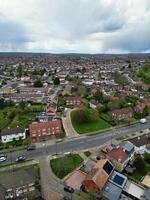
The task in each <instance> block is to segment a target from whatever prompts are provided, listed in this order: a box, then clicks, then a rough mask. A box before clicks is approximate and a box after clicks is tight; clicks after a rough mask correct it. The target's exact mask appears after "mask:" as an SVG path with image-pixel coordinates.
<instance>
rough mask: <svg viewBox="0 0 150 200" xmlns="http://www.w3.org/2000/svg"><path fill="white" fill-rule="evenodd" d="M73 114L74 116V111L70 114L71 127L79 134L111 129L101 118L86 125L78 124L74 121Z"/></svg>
mask: <svg viewBox="0 0 150 200" xmlns="http://www.w3.org/2000/svg"><path fill="white" fill-rule="evenodd" d="M75 114H76V111H72V112H71V121H72V125H73V127H74V129H75V130H76V132H77V133H79V134H83V133H90V132H94V131H99V130H102V129H106V128H109V127H111V125H110V124H109V123H107V122H106V121H104V120H103V119H101V118H97V119H95V120H92V121H91V122H88V123H82V124H79V123H78V122H77V121H76V120H75Z"/></svg>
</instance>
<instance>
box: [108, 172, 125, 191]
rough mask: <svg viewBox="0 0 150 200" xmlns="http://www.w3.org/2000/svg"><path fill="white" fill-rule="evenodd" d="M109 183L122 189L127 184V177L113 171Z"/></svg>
mask: <svg viewBox="0 0 150 200" xmlns="http://www.w3.org/2000/svg"><path fill="white" fill-rule="evenodd" d="M109 181H110V182H112V183H113V184H115V185H116V186H118V187H120V188H123V187H124V186H125V184H126V182H127V177H126V176H124V175H123V174H121V173H119V172H117V171H114V172H113V173H112V175H111V177H110V180H109Z"/></svg>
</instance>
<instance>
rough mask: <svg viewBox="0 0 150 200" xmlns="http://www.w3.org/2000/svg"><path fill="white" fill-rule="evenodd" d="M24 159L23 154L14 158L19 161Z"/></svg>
mask: <svg viewBox="0 0 150 200" xmlns="http://www.w3.org/2000/svg"><path fill="white" fill-rule="evenodd" d="M25 160H26V157H25V156H18V157H17V158H16V162H21V161H25Z"/></svg>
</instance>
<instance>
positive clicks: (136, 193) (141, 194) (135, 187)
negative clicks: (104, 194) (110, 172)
mask: <svg viewBox="0 0 150 200" xmlns="http://www.w3.org/2000/svg"><path fill="white" fill-rule="evenodd" d="M145 192H146V189H145V187H143V186H142V185H140V184H137V183H135V182H133V181H131V180H127V182H126V184H125V187H124V188H123V192H122V193H123V194H124V195H125V196H126V198H125V199H127V198H129V199H135V200H142V199H143V200H148V199H147V198H145Z"/></svg>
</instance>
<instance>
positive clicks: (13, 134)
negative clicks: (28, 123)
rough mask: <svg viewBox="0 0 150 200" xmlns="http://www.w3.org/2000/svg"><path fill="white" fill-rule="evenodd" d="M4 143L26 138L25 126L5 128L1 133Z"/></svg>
mask: <svg viewBox="0 0 150 200" xmlns="http://www.w3.org/2000/svg"><path fill="white" fill-rule="evenodd" d="M0 136H1V141H2V143H7V142H12V141H13V140H19V139H21V140H24V139H25V138H26V129H25V128H21V127H18V128H8V129H3V130H2V131H1V133H0Z"/></svg>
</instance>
